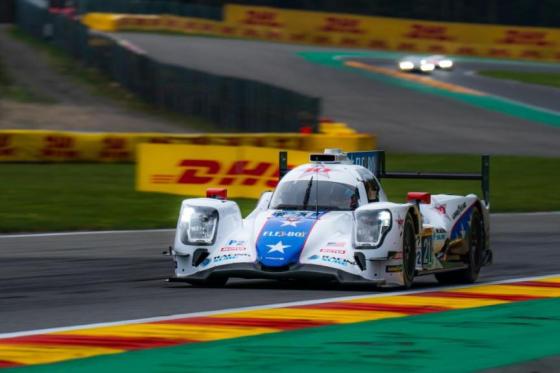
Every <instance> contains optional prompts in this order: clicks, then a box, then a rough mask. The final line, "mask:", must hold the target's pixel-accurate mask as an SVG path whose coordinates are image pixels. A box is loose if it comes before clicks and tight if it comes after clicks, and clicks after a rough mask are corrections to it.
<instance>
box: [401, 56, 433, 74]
mask: <svg viewBox="0 0 560 373" xmlns="http://www.w3.org/2000/svg"><path fill="white" fill-rule="evenodd" d="M398 67H399V70H400V71H405V72H416V73H424V74H429V73H431V72H432V71H434V69H435V68H436V65H434V63H433V62H430V61H429V60H428V59H427V58H426V57H423V56H406V57H403V58H401V59H400V60H399V62H398Z"/></svg>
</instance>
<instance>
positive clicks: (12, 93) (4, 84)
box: [0, 59, 55, 104]
mask: <svg viewBox="0 0 560 373" xmlns="http://www.w3.org/2000/svg"><path fill="white" fill-rule="evenodd" d="M0 98H1V99H7V100H12V101H17V102H28V103H41V104H53V103H55V101H54V100H52V99H50V98H48V97H43V96H41V95H38V94H36V93H34V92H32V91H30V90H29V89H27V88H26V87H23V86H21V85H18V84H16V83H15V82H14V80H13V79H12V77H11V76H10V74H8V71H7V69H6V67H5V66H4V64H3V63H2V60H1V59H0Z"/></svg>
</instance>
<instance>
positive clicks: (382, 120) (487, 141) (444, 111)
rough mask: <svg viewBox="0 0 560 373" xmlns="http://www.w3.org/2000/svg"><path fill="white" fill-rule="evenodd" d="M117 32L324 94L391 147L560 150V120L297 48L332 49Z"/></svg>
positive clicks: (327, 106) (502, 88) (335, 111)
mask: <svg viewBox="0 0 560 373" xmlns="http://www.w3.org/2000/svg"><path fill="white" fill-rule="evenodd" d="M115 37H117V38H120V39H125V40H128V41H129V42H131V43H133V44H134V45H136V46H138V47H140V48H141V49H142V50H144V51H146V52H147V53H148V54H149V55H151V56H152V57H155V58H157V59H158V60H160V61H162V62H165V63H170V64H174V65H181V66H185V67H190V68H194V69H198V70H203V71H207V72H210V73H215V74H222V75H226V76H234V77H242V78H248V79H254V80H257V81H261V82H267V83H272V84H275V85H278V86H281V87H284V88H288V89H292V90H296V91H298V92H302V93H304V94H308V95H311V96H315V97H321V98H322V99H323V108H322V111H323V115H324V116H326V117H330V118H334V119H336V120H339V121H344V122H346V123H349V124H350V125H351V126H352V127H354V128H356V129H358V130H360V131H363V132H371V133H375V134H377V135H378V138H379V141H378V143H379V148H381V149H384V150H387V151H398V152H414V153H416V152H423V153H470V154H472V153H489V154H522V155H544V156H559V155H560V147H558V146H557V144H558V143H560V129H559V128H554V127H551V126H547V125H543V124H540V123H535V122H531V121H528V120H523V119H519V118H516V117H513V116H508V115H505V114H501V113H498V112H493V111H488V110H485V109H482V108H478V107H474V106H471V105H468V104H466V103H462V102H458V101H456V100H452V99H448V98H444V97H436V96H433V95H429V94H424V93H421V92H416V91H413V90H409V89H406V88H403V87H398V86H395V85H391V84H386V83H384V82H381V81H377V80H374V79H367V78H364V76H363V75H361V74H359V73H356V72H355V71H350V69H344V70H341V69H333V68H332V67H329V66H322V65H318V64H314V63H311V62H309V61H307V60H305V59H303V58H302V57H300V56H298V55H297V53H298V52H304V51H318V52H320V51H323V52H324V51H328V50H331V51H332V50H333V49H325V48H320V47H310V46H302V45H289V44H275V43H264V42H258V41H247V40H226V39H217V38H201V37H186V36H171V35H157V34H147V33H118V34H116V35H115ZM336 52H337V53H338V52H340V53H341V54H342V53H353V52H355V53H363V52H364V50H351V49H336ZM393 62H394V61H393ZM383 63H387V61H386V60H385V61H383ZM489 63H490V62H489ZM491 66H492V67H493V68H496V69H504V68H509V67H511V64H510V63H508V62H502V63H500V62H496V61H492V62H491ZM518 67H519V68H520V69H533V67H526V66H525V65H518ZM484 84H485V87H486V88H485V89H488V90H489V91H492V92H494V91H495V92H506V93H507V91H508V90H511V88H508V87H509V86H510V83H509V82H502V81H499V80H493V79H488V80H485V82H484ZM515 91H516V92H517V93H515V95H516V96H515V97H517V98H520V99H522V100H524V97H525V96H527V103H537V104H539V103H541V101H542V102H547V104H546V105H545V104H543V106H545V107H548V106H551V105H555V106H554V107H557V106H558V104H557V102H556V104H555V103H554V102H553V101H555V99H554V97H557V96H554V97H553V96H551V95H549V93H548V90H546V89H545V91H546V92H542V93H540V96H535V97H533V94H538V92H536V91H537V89H536V88H534V87H529V88H526V87H525V86H524V85H516V86H515ZM541 96H542V97H545V98H542V97H541ZM539 97H541V98H539ZM549 101H550V102H549ZM549 104H550V105H549Z"/></svg>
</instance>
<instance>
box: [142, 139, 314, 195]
mask: <svg viewBox="0 0 560 373" xmlns="http://www.w3.org/2000/svg"><path fill="white" fill-rule="evenodd" d="M138 148H139V153H138V163H137V166H136V167H137V169H136V189H137V190H140V191H144V192H163V193H172V194H180V195H192V196H204V195H205V193H206V189H207V188H212V187H223V188H227V189H228V196H229V197H247V198H258V197H259V196H260V195H261V194H262V192H263V191H264V190H267V189H268V190H271V189H273V188H274V187H275V186H276V184H277V181H278V174H279V165H278V152H279V151H280V149H272V148H256V147H249V146H238V147H232V146H197V145H157V144H142V145H140V146H139V147H138ZM308 159H309V153H308V152H302V151H289V152H288V160H289V163H290V166H295V165H299V164H303V163H306V162H308Z"/></svg>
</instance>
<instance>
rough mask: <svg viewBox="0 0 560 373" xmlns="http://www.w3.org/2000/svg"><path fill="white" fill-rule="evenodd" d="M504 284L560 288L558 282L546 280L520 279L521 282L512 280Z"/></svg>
mask: <svg viewBox="0 0 560 373" xmlns="http://www.w3.org/2000/svg"><path fill="white" fill-rule="evenodd" d="M504 285H514V286H534V287H537V288H560V282H547V281H522V282H514V283H511V284H504Z"/></svg>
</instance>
